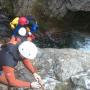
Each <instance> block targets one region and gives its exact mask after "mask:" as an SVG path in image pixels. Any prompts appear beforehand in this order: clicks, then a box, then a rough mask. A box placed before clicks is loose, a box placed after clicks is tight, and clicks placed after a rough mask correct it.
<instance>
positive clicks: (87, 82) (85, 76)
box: [71, 70, 90, 90]
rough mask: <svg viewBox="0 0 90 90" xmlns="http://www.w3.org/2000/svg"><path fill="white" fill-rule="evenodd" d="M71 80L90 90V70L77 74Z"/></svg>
mask: <svg viewBox="0 0 90 90" xmlns="http://www.w3.org/2000/svg"><path fill="white" fill-rule="evenodd" d="M71 79H72V81H73V83H74V84H75V85H77V86H79V87H83V88H85V89H86V90H90V70H88V71H86V72H81V73H79V74H76V75H74V76H72V77H71Z"/></svg>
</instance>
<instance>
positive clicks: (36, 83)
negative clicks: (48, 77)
mask: <svg viewBox="0 0 90 90" xmlns="http://www.w3.org/2000/svg"><path fill="white" fill-rule="evenodd" d="M40 87H41V85H40V84H39V83H38V82H32V83H31V88H34V89H38V88H40Z"/></svg>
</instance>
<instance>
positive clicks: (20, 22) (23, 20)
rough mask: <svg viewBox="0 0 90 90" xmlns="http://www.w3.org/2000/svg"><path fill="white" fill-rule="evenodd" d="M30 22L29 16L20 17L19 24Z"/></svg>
mask: <svg viewBox="0 0 90 90" xmlns="http://www.w3.org/2000/svg"><path fill="white" fill-rule="evenodd" d="M28 23H29V22H28V20H27V18H26V17H20V18H19V24H20V25H22V26H23V25H26V24H28Z"/></svg>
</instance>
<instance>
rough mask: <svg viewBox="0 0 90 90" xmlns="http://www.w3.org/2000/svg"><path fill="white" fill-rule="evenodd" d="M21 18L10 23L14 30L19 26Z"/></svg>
mask: <svg viewBox="0 0 90 90" xmlns="http://www.w3.org/2000/svg"><path fill="white" fill-rule="evenodd" d="M18 21H19V17H16V18H15V19H14V20H13V21H12V22H10V26H11V28H12V29H15V27H16V26H17V25H18Z"/></svg>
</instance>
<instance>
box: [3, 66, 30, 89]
mask: <svg viewBox="0 0 90 90" xmlns="http://www.w3.org/2000/svg"><path fill="white" fill-rule="evenodd" d="M2 68H3V72H4V74H5V77H6V79H7V81H8V84H9V85H10V86H14V87H23V88H25V87H27V88H30V87H31V83H30V82H26V81H22V80H18V79H16V78H15V75H14V69H13V68H11V67H9V66H3V67H2Z"/></svg>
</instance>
